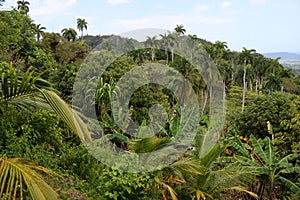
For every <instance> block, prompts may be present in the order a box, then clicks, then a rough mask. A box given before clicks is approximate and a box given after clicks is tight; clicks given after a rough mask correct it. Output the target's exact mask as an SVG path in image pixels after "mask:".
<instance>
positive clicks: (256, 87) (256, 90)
mask: <svg viewBox="0 0 300 200" xmlns="http://www.w3.org/2000/svg"><path fill="white" fill-rule="evenodd" d="M255 93H258V77H256V79H255Z"/></svg>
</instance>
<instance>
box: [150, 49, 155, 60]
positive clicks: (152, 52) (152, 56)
mask: <svg viewBox="0 0 300 200" xmlns="http://www.w3.org/2000/svg"><path fill="white" fill-rule="evenodd" d="M154 56H155V53H154V48H152V49H151V59H152V61H154Z"/></svg>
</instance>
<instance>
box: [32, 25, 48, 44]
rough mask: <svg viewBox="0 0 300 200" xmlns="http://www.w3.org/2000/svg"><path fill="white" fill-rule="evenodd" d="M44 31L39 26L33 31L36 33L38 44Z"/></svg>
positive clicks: (43, 28)
mask: <svg viewBox="0 0 300 200" xmlns="http://www.w3.org/2000/svg"><path fill="white" fill-rule="evenodd" d="M44 30H46V28H45V27H43V26H41V24H38V25H36V27H35V31H36V39H37V41H38V42H39V41H40V38H41V34H42V33H44Z"/></svg>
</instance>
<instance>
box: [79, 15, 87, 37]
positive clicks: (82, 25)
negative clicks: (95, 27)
mask: <svg viewBox="0 0 300 200" xmlns="http://www.w3.org/2000/svg"><path fill="white" fill-rule="evenodd" d="M87 25H88V23H87V22H86V21H85V19H81V18H78V19H77V29H78V30H79V31H81V40H82V39H83V29H85V30H87Z"/></svg>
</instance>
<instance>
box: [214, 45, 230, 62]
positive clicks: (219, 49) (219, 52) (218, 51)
mask: <svg viewBox="0 0 300 200" xmlns="http://www.w3.org/2000/svg"><path fill="white" fill-rule="evenodd" d="M227 48H228V46H227V43H226V42H221V41H216V43H215V44H214V51H215V52H214V53H215V55H216V56H215V63H216V65H218V64H219V63H220V60H221V59H222V58H223V55H224V53H225V52H226V49H227Z"/></svg>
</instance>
